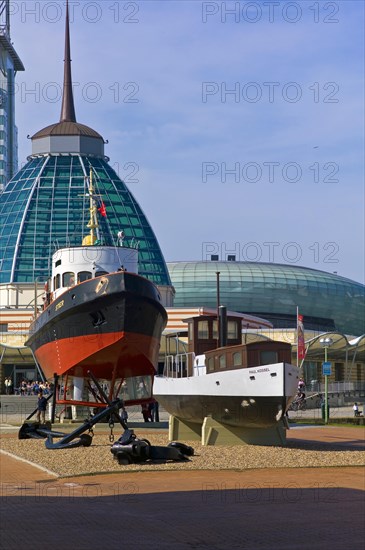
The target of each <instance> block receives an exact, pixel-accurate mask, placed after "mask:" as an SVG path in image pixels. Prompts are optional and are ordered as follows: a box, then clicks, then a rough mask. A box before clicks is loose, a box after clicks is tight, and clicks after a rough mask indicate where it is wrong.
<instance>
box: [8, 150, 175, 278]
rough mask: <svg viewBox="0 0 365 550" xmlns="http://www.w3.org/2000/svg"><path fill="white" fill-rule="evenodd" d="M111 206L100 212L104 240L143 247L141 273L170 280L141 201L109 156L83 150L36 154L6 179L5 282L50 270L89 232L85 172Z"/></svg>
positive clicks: (45, 272) (48, 272)
mask: <svg viewBox="0 0 365 550" xmlns="http://www.w3.org/2000/svg"><path fill="white" fill-rule="evenodd" d="M90 169H92V172H93V182H94V186H95V191H96V193H97V194H98V196H100V201H103V202H104V204H105V208H106V217H100V224H101V234H102V243H103V244H108V245H113V244H116V243H117V234H118V232H119V231H121V230H123V231H124V234H125V238H124V244H125V245H126V246H128V245H130V246H135V247H138V250H139V273H140V274H141V275H143V276H145V277H147V278H148V279H150V280H152V281H153V282H154V283H155V284H158V285H168V286H169V285H171V282H170V278H169V274H168V271H167V267H166V264H165V260H164V258H163V255H162V252H161V250H160V247H159V244H158V242H157V239H156V236H155V234H154V232H153V230H152V228H151V226H150V224H149V223H148V220H147V218H146V216H145V215H144V213H143V212H142V209H141V208H140V206H139V205H138V203H137V201H136V200H135V198H134V197H133V195H132V194H131V193H130V191H129V190H128V189H127V187H126V185H125V184H124V183H123V181H121V180H120V178H119V177H118V176H117V174H116V173H115V171H114V170H113V169H112V168H111V167H110V165H109V164H108V162H107V161H106V160H105V157H96V156H95V157H94V156H92V155H82V154H43V155H33V156H32V157H30V160H29V161H28V163H27V164H26V165H25V166H24V167H23V168H22V169H21V170H20V171H19V172H18V173H17V174H16V175H15V176H14V178H13V179H12V180H11V181H10V182H9V183H8V184H7V186H6V187H5V189H4V191H3V193H2V194H1V198H0V218H1V228H0V242H1V252H0V282H1V283H17V282H33V281H34V280H35V279H36V277H38V278H39V280H45V279H46V278H47V277H48V275H49V274H50V258H51V256H52V254H53V253H54V252H55V250H57V249H58V248H61V247H64V246H80V245H81V243H82V239H83V237H84V236H85V235H86V234H88V231H89V230H88V229H87V222H88V219H89V210H88V208H89V197H88V196H87V187H86V177H87V176H89V173H90Z"/></svg>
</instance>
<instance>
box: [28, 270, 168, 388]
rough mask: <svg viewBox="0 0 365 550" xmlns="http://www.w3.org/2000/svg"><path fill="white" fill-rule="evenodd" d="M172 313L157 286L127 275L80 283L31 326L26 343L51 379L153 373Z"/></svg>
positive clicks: (48, 308)
mask: <svg viewBox="0 0 365 550" xmlns="http://www.w3.org/2000/svg"><path fill="white" fill-rule="evenodd" d="M166 322H167V314H166V311H165V309H164V307H163V306H162V304H161V302H160V296H159V292H158V289H157V287H156V286H155V285H154V284H153V283H152V282H151V281H149V280H148V279H145V278H144V277H140V276H138V275H136V274H134V273H129V272H126V271H123V272H116V273H111V274H108V275H103V276H101V277H97V278H94V279H89V280H87V281H85V282H83V283H80V284H78V285H76V286H74V287H72V288H70V289H68V290H66V291H65V292H64V293H62V294H61V295H60V296H58V297H57V298H56V299H55V300H54V301H53V302H52V303H51V304H50V305H49V306H48V307H47V308H46V309H45V310H44V311H43V312H42V313H41V314H40V315H39V316H38V317H37V318H36V319H35V320H34V321H33V323H32V325H31V329H30V337H29V339H28V341H27V342H26V345H27V346H29V347H30V348H31V349H32V351H33V353H34V355H35V358H36V360H37V362H38V363H39V365H40V366H41V368H42V370H43V372H44V374H45V376H46V378H47V379H50V378H52V377H53V376H54V374H58V375H64V374H70V375H74V376H86V375H87V371H88V370H92V372H93V374H94V375H95V376H97V377H98V378H103V379H107V380H108V379H111V378H115V377H117V378H125V377H130V376H142V375H153V374H154V372H155V367H156V365H157V360H158V351H159V345H160V338H161V334H162V331H163V329H164V327H165V325H166Z"/></svg>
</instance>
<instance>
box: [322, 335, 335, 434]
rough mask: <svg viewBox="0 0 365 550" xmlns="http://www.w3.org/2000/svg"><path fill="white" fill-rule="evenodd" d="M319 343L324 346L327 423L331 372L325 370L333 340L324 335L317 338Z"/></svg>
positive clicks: (326, 419) (325, 417)
mask: <svg viewBox="0 0 365 550" xmlns="http://www.w3.org/2000/svg"><path fill="white" fill-rule="evenodd" d="M319 343H320V344H321V346H322V347H323V348H324V362H325V363H326V365H325V366H324V369H323V372H324V423H325V424H328V375H329V374H331V372H330V370H327V349H328V348H329V347H330V346H332V344H333V340H332V338H329V337H328V336H326V337H325V338H321V339H320V340H319Z"/></svg>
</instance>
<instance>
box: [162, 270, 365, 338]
mask: <svg viewBox="0 0 365 550" xmlns="http://www.w3.org/2000/svg"><path fill="white" fill-rule="evenodd" d="M167 266H168V269H169V272H170V277H171V280H172V284H173V285H174V288H175V291H176V296H175V300H174V306H175V307H178V308H179V307H180V308H182V307H192V306H195V307H197V306H205V307H212V308H215V307H216V305H217V275H216V273H217V272H220V276H219V287H220V303H221V304H222V305H225V306H226V307H227V308H228V309H230V310H233V311H239V312H242V313H248V314H252V315H258V316H259V317H264V318H265V319H268V320H269V321H271V322H272V323H273V325H274V327H276V328H283V327H295V326H296V308H297V306H298V308H299V312H300V313H301V314H302V315H304V324H305V328H306V329H307V330H318V331H333V330H338V331H339V332H342V333H344V334H351V335H354V336H360V335H361V334H364V332H365V286H364V285H362V284H360V283H356V282H354V281H351V280H350V279H346V278H344V277H341V276H339V275H335V274H332V273H326V272H324V271H319V270H316V269H310V268H306V267H299V266H291V265H282V264H271V263H255V262H230V261H227V262H223V261H218V262H215V261H204V262H169V263H168V264H167Z"/></svg>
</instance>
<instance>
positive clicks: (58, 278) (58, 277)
mask: <svg viewBox="0 0 365 550" xmlns="http://www.w3.org/2000/svg"><path fill="white" fill-rule="evenodd" d="M53 284H54V289H55V290H57V289H58V288H60V286H61V275H60V274H59V273H58V274H57V275H56V276H55V278H54V282H53Z"/></svg>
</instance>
